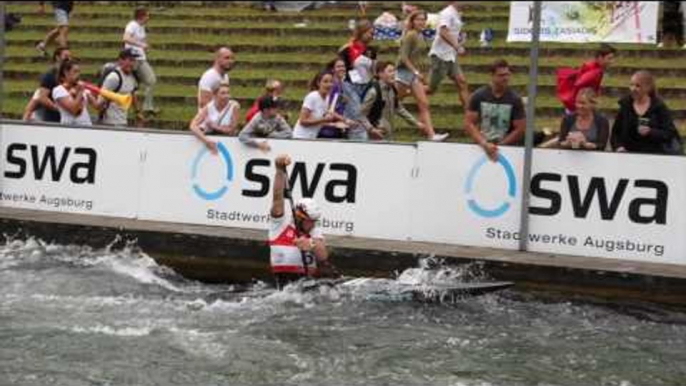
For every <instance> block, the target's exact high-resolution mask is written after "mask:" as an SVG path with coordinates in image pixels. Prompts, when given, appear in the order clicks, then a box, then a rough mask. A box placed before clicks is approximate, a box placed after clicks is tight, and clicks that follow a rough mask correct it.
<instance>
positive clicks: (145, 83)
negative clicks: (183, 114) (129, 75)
mask: <svg viewBox="0 0 686 386" xmlns="http://www.w3.org/2000/svg"><path fill="white" fill-rule="evenodd" d="M133 16H134V20H131V21H130V22H129V24H127V25H126V29H125V30H124V38H123V40H124V48H130V49H131V50H133V51H134V52H135V53H136V54H137V55H138V58H136V66H135V67H134V69H133V70H134V72H135V73H136V77H137V78H138V81H139V82H140V85H141V88H143V89H144V91H143V93H144V98H143V108H142V110H143V114H144V116H145V117H146V118H148V117H150V116H152V115H158V114H159V113H160V110H159V109H157V108H155V104H154V101H153V87H154V86H155V83H157V76H156V75H155V72H154V71H153V69H152V66H150V63H149V62H148V57H147V53H148V51H150V44H149V43H148V36H147V34H146V32H145V25H146V24H147V23H148V20H150V12H149V11H148V9H147V8H142V7H141V8H136V10H135V11H134V15H133Z"/></svg>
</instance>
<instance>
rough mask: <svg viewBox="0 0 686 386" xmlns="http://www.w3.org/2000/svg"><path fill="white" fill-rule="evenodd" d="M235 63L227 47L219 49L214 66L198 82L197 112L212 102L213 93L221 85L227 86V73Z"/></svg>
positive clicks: (232, 54) (233, 56)
mask: <svg viewBox="0 0 686 386" xmlns="http://www.w3.org/2000/svg"><path fill="white" fill-rule="evenodd" d="M235 63H236V56H235V54H234V53H233V51H231V48H229V47H219V48H218V49H217V51H216V52H215V54H214V64H213V65H212V67H210V68H209V69H208V70H207V71H205V73H203V74H202V77H201V78H200V81H199V82H198V110H200V109H202V108H203V107H205V105H206V104H208V103H209V102H210V101H211V100H212V96H213V95H214V91H215V90H216V89H217V88H219V85H220V84H222V83H226V84H229V71H231V69H232V68H233V66H234V64H235Z"/></svg>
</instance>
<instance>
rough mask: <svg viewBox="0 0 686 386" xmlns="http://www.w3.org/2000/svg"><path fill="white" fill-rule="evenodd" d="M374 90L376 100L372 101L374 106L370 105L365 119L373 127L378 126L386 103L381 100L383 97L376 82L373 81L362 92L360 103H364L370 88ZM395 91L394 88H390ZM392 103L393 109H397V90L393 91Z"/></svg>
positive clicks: (379, 85)
mask: <svg viewBox="0 0 686 386" xmlns="http://www.w3.org/2000/svg"><path fill="white" fill-rule="evenodd" d="M372 87H373V88H374V90H375V91H376V98H375V99H374V104H373V105H372V108H371V110H369V114H368V115H367V119H369V123H371V124H372V125H373V126H374V127H376V125H378V124H379V121H380V120H381V115H382V114H383V109H384V108H385V107H386V102H385V101H384V100H383V95H381V84H379V81H378V80H376V79H375V80H373V81H371V82H370V84H369V86H368V87H367V88H366V89H365V90H364V92H363V93H362V99H361V100H362V101H364V98H365V97H366V96H367V92H369V90H370V89H371V88H372ZM391 87H393V89H394V90H395V86H391ZM393 103H394V105H395V108H398V106H399V103H400V102H399V101H398V90H395V98H394V100H393Z"/></svg>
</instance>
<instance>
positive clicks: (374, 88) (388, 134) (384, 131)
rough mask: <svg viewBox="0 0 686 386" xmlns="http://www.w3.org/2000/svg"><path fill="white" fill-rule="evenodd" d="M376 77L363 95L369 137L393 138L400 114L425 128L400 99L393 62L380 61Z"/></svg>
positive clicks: (420, 127) (413, 123)
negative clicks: (395, 124)
mask: <svg viewBox="0 0 686 386" xmlns="http://www.w3.org/2000/svg"><path fill="white" fill-rule="evenodd" d="M375 72H376V79H375V80H373V81H372V82H371V85H370V86H369V87H368V88H367V90H366V91H365V92H364V94H363V97H362V108H361V111H362V115H363V116H364V117H365V122H364V126H366V127H367V128H368V133H369V137H370V138H371V139H377V140H380V139H381V140H392V139H393V137H394V133H393V132H394V125H393V119H394V117H395V115H400V116H401V117H402V118H403V119H405V121H407V122H408V123H410V124H411V125H413V126H415V127H417V128H419V129H423V126H422V123H421V122H419V121H417V119H416V118H415V117H414V116H413V115H412V114H411V113H410V112H409V111H407V109H406V108H405V106H403V105H402V103H400V101H399V100H398V91H397V90H396V89H395V85H394V84H395V66H394V65H393V63H391V62H379V63H378V64H377V66H376V71H375Z"/></svg>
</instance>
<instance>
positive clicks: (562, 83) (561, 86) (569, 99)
mask: <svg viewBox="0 0 686 386" xmlns="http://www.w3.org/2000/svg"><path fill="white" fill-rule="evenodd" d="M579 74H580V71H579V70H577V69H576V68H570V67H563V68H559V69H558V70H557V98H558V99H559V100H560V101H561V102H562V104H563V105H564V106H565V107H566V108H567V110H569V111H574V110H575V109H576V92H577V89H576V86H575V84H576V81H577V79H578V78H579Z"/></svg>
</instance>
